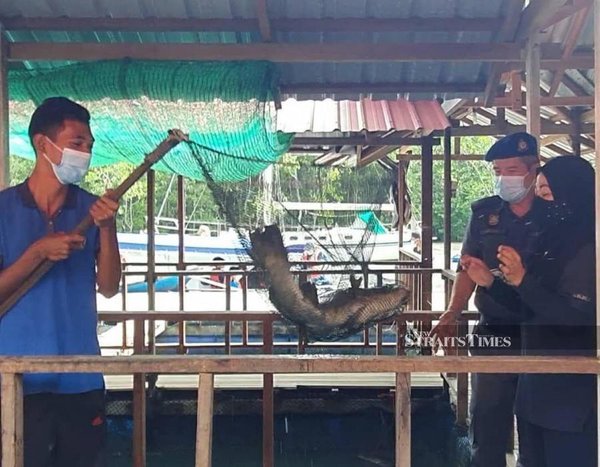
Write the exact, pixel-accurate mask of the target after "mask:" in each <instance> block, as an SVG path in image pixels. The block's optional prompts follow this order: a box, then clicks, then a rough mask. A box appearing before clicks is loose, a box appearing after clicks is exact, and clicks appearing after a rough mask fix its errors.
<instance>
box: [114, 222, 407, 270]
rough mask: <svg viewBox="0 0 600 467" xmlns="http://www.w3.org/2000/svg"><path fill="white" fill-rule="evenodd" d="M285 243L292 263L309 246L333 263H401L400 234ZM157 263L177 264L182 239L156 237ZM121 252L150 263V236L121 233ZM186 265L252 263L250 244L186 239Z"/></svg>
mask: <svg viewBox="0 0 600 467" xmlns="http://www.w3.org/2000/svg"><path fill="white" fill-rule="evenodd" d="M282 236H283V241H284V245H285V246H286V248H287V250H288V253H289V258H290V260H291V261H298V260H300V259H301V256H302V253H303V252H304V248H305V245H306V244H307V243H308V242H312V243H313V244H315V245H318V246H320V247H321V248H322V250H323V251H324V252H325V254H326V256H329V257H332V258H331V259H332V260H338V261H343V260H351V259H354V260H358V261H385V260H390V261H393V260H397V259H398V240H399V235H398V232H397V231H387V232H384V233H368V234H365V229H359V228H351V227H334V228H331V229H320V230H312V231H293V232H289V231H288V232H283V233H282ZM154 238H155V251H156V261H157V262H169V263H176V262H177V261H178V254H179V253H178V252H179V236H178V235H177V234H172V233H157V234H155V237H154ZM403 238H404V243H405V244H406V243H409V242H410V240H411V236H410V232H406V231H405V232H404V235H403ZM118 241H119V248H120V251H121V255H122V257H123V259H124V260H125V261H126V262H129V263H132V262H146V261H147V251H148V235H147V234H146V233H119V234H118ZM183 243H184V258H185V261H186V262H204V261H213V260H214V259H215V258H222V259H223V260H225V261H240V262H242V261H250V257H249V256H248V253H247V248H249V247H250V243H249V241H246V240H245V239H240V237H239V236H238V234H237V232H235V231H234V230H228V231H222V232H220V233H219V234H218V235H217V236H202V235H189V234H186V235H185V237H184V242H183ZM328 253H329V254H328Z"/></svg>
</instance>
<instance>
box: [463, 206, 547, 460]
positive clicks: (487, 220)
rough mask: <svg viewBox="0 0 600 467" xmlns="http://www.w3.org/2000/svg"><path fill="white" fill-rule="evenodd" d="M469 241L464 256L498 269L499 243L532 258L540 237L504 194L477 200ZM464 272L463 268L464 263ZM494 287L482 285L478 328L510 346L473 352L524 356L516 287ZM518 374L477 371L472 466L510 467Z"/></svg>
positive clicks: (478, 293) (477, 295) (477, 294)
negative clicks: (498, 292) (498, 291)
mask: <svg viewBox="0 0 600 467" xmlns="http://www.w3.org/2000/svg"><path fill="white" fill-rule="evenodd" d="M471 208H472V215H471V219H470V221H469V226H468V228H467V232H466V234H465V239H464V242H463V248H462V254H468V255H471V256H475V257H477V258H480V259H482V260H483V261H484V262H485V263H486V264H487V266H488V267H489V268H490V269H492V270H495V269H497V268H498V259H497V253H498V246H499V245H507V246H511V247H513V248H515V249H516V250H517V251H519V252H520V253H521V255H522V256H523V258H524V261H525V262H527V261H528V259H529V258H530V257H531V256H532V254H533V252H534V251H535V248H536V243H537V241H538V237H539V235H540V232H539V229H538V227H537V225H536V224H535V223H534V222H533V221H532V220H531V218H530V216H529V215H525V216H523V217H518V216H517V215H515V214H514V213H513V212H512V211H511V209H510V206H509V204H508V203H507V202H505V201H503V200H502V199H501V198H500V197H498V196H491V197H488V198H483V199H481V200H479V201H476V202H475V203H473V205H472V207H471ZM459 270H460V267H459ZM494 293H495V292H494V291H493V290H492V291H490V290H487V289H485V288H482V287H478V288H477V289H476V292H475V305H476V306H477V309H478V310H479V312H480V314H481V319H480V321H479V323H478V325H477V326H476V329H475V331H474V333H475V334H477V335H480V336H498V337H506V338H508V340H510V344H511V345H510V346H509V347H502V348H493V347H487V348H481V347H479V348H477V347H475V348H471V353H472V354H473V355H518V354H519V353H520V350H521V349H520V347H521V342H520V337H521V336H520V322H521V320H522V318H523V306H522V304H521V301H520V300H519V298H518V295H517V294H516V293H514V292H512V291H510V292H509V293H508V294H506V296H504V297H502V299H501V300H497V299H496V298H498V297H494ZM517 381H518V376H517V375H515V374H473V375H472V377H471V384H472V396H471V408H470V409H471V410H470V415H471V423H470V434H471V442H472V464H471V465H472V467H505V466H506V452H507V448H508V446H509V443H510V436H511V434H512V428H513V423H514V415H513V408H514V401H515V394H516V390H517Z"/></svg>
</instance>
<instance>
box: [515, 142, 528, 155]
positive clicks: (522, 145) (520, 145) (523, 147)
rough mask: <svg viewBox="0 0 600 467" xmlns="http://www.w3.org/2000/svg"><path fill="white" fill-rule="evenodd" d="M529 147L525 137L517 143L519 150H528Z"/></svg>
mask: <svg viewBox="0 0 600 467" xmlns="http://www.w3.org/2000/svg"><path fill="white" fill-rule="evenodd" d="M527 148H528V146H527V141H525V140H524V139H520V140H519V142H518V143H517V149H518V150H519V152H525V151H527Z"/></svg>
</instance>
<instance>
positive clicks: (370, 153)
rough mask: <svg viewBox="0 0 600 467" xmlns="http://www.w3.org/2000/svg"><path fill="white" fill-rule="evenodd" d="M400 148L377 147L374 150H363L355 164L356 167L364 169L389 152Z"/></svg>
mask: <svg viewBox="0 0 600 467" xmlns="http://www.w3.org/2000/svg"><path fill="white" fill-rule="evenodd" d="M399 147H400V146H379V147H375V148H368V149H365V150H363V152H362V154H361V156H360V157H359V158H358V161H357V162H356V166H357V167H364V166H366V165H369V164H370V163H371V162H375V161H376V160H378V159H381V158H382V157H385V156H387V155H388V154H389V153H390V152H392V151H395V150H396V149H398V148H399Z"/></svg>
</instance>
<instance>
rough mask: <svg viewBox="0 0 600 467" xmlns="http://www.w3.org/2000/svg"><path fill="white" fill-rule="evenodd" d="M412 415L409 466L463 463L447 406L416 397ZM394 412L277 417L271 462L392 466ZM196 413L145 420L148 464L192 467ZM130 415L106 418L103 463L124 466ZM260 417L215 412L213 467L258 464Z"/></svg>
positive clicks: (294, 466)
mask: <svg viewBox="0 0 600 467" xmlns="http://www.w3.org/2000/svg"><path fill="white" fill-rule="evenodd" d="M414 406H415V407H414V409H413V416H412V436H413V441H412V442H413V453H412V455H413V457H412V458H413V467H454V466H456V467H463V466H465V467H466V466H467V465H468V462H467V458H466V455H465V454H466V452H467V450H466V446H467V443H466V438H464V437H461V436H460V435H459V433H458V432H457V429H456V428H455V427H454V424H453V414H452V412H451V410H450V407H449V406H448V404H447V403H445V402H442V401H436V400H428V401H422V400H420V401H418V402H416V403H415V404H414ZM393 423H394V420H393V415H392V414H389V413H386V412H384V411H380V410H375V409H374V410H370V411H367V412H363V413H357V414H351V415H326V414H319V415H298V414H289V415H287V416H286V415H278V416H277V417H276V420H275V433H276V434H275V456H276V459H275V465H276V466H277V467H306V466H309V467H331V466H344V467H373V466H380V467H381V466H392V465H393V455H394V439H393V437H394V425H393ZM195 425H196V421H195V417H193V416H161V417H160V418H157V419H154V420H152V421H150V422H149V424H148V431H147V433H148V453H147V460H148V466H149V467H159V466H160V467H163V466H165V467H166V466H168V467H184V466H189V467H193V465H194V442H195ZM131 427H132V425H131V420H130V419H129V418H124V417H115V418H112V419H111V420H110V421H109V462H108V465H109V466H110V467H125V466H130V465H131V461H130V456H131ZM261 434H262V428H261V418H260V417H259V416H248V415H230V416H217V417H215V419H214V431H213V466H214V467H261V450H262V438H261Z"/></svg>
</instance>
